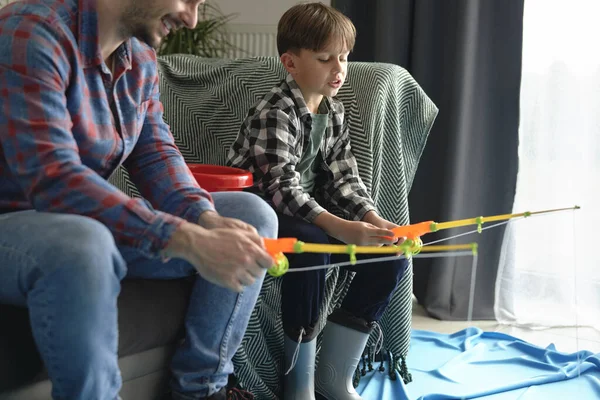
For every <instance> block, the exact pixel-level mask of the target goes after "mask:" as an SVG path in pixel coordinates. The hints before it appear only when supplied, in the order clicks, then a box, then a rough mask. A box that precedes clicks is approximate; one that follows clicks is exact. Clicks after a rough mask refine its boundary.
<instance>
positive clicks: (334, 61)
mask: <svg viewBox="0 0 600 400" xmlns="http://www.w3.org/2000/svg"><path fill="white" fill-rule="evenodd" d="M348 53H349V52H348V51H346V50H341V51H340V49H339V46H327V47H326V48H325V49H324V50H322V51H317V52H315V51H311V50H306V49H302V50H300V52H296V53H292V52H288V53H286V54H287V55H288V56H287V57H284V56H285V55H284V56H282V61H283V63H284V65H285V67H286V69H287V70H288V72H290V73H291V74H292V76H293V77H294V80H295V81H296V83H297V84H298V86H300V89H301V90H302V94H303V95H304V97H305V100H306V101H307V102H308V101H309V99H310V98H319V99H320V97H321V96H330V97H331V96H335V95H337V93H338V91H339V90H340V88H341V87H342V85H343V84H344V81H345V80H346V72H347V71H348ZM319 102H320V100H319Z"/></svg>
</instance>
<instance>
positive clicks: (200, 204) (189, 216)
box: [181, 199, 215, 224]
mask: <svg viewBox="0 0 600 400" xmlns="http://www.w3.org/2000/svg"><path fill="white" fill-rule="evenodd" d="M205 211H215V205H214V204H213V203H212V202H211V201H210V200H208V199H202V200H200V201H194V202H193V203H191V204H190V205H189V207H188V209H187V210H186V211H185V212H184V213H183V215H182V216H181V218H183V219H185V220H186V221H188V222H191V223H193V224H198V220H199V219H200V214H202V213H203V212H205Z"/></svg>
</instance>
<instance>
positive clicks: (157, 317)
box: [0, 279, 192, 392]
mask: <svg viewBox="0 0 600 400" xmlns="http://www.w3.org/2000/svg"><path fill="white" fill-rule="evenodd" d="M191 287H192V281H191V280H189V279H177V280H169V281H157V280H142V279H131V280H130V279H126V280H124V281H123V284H122V289H121V294H120V295H119V298H118V308H119V357H124V356H127V355H130V354H135V353H139V352H142V351H145V350H149V349H153V348H156V347H160V346H164V345H167V344H172V343H174V342H177V341H178V340H179V339H180V338H181V337H182V336H183V320H184V315H185V311H186V308H187V304H188V299H189V296H190V292H191ZM0 327H1V328H0V392H2V391H4V390H7V389H11V388H15V387H18V386H21V385H23V384H27V383H30V382H34V381H37V380H42V379H45V378H46V377H47V375H46V371H45V369H44V367H43V364H42V361H41V359H40V356H39V354H38V352H37V350H36V347H35V344H34V341H33V336H32V334H31V328H30V325H29V315H28V312H27V309H25V308H22V307H15V306H9V305H0Z"/></svg>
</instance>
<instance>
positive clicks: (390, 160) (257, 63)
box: [112, 55, 438, 400]
mask: <svg viewBox="0 0 600 400" xmlns="http://www.w3.org/2000/svg"><path fill="white" fill-rule="evenodd" d="M159 67H160V73H161V84H160V90H161V100H162V102H163V105H164V108H165V115H164V118H165V120H166V121H167V123H168V124H169V125H170V126H171V129H172V132H173V135H174V137H175V139H176V142H177V144H178V146H179V148H180V150H181V152H182V153H183V155H184V157H185V158H186V160H187V161H188V162H201V163H206V164H219V165H224V163H225V156H226V154H227V150H228V148H229V146H230V144H231V143H232V142H233V140H234V139H235V137H236V135H237V132H238V130H239V127H240V124H241V122H242V120H243V118H244V117H245V115H246V113H247V110H248V109H249V108H250V107H251V105H252V104H253V103H254V102H255V101H256V100H257V99H258V98H259V97H261V96H262V95H263V94H265V93H266V92H267V91H268V90H270V89H271V87H272V86H274V85H275V84H277V83H278V82H279V80H280V79H282V78H283V77H285V71H284V69H283V67H282V66H281V64H280V62H279V60H278V59H277V58H247V59H238V60H224V59H202V58H197V57H192V56H184V55H177V56H167V57H164V58H161V59H159ZM348 69H349V70H348V79H347V83H346V84H345V85H344V87H343V88H342V89H341V90H340V92H339V95H338V97H339V98H340V100H342V102H343V103H344V106H345V109H346V118H347V119H348V122H349V126H350V129H351V137H352V147H353V151H354V154H355V156H356V158H357V160H358V163H359V168H360V173H361V177H362V179H363V181H364V183H365V184H366V186H367V188H368V189H369V190H370V193H371V195H372V197H373V199H374V201H375V204H376V205H377V207H378V210H379V212H380V214H381V215H382V216H383V217H384V218H386V219H389V220H391V221H394V222H396V223H398V224H407V223H409V212H408V203H407V196H408V192H409V190H410V187H411V184H412V180H413V178H414V176H415V172H416V168H417V165H418V162H419V158H420V156H421V153H422V151H423V148H424V146H425V143H426V140H427V136H428V133H429V130H430V128H431V126H432V124H433V122H434V120H435V117H436V115H437V112H438V110H437V108H436V106H435V105H434V104H433V103H432V102H431V100H430V99H429V98H428V97H427V96H426V94H425V93H424V92H423V90H422V89H421V88H420V87H419V85H418V84H417V83H416V82H415V80H414V79H413V78H412V77H411V75H410V74H409V73H408V72H407V71H406V70H404V69H403V68H401V67H399V66H396V65H391V64H377V63H362V62H350V63H349V67H348ZM112 181H113V182H115V183H116V184H117V185H118V186H119V187H121V188H123V189H124V190H125V191H126V192H127V193H129V194H130V195H135V194H137V190H136V189H135V187H133V185H132V184H131V183H130V182H129V181H128V179H127V175H126V173H125V172H124V171H123V170H120V171H119V172H118V173H117V174H115V176H113V178H112ZM331 211H333V212H335V210H331ZM409 271H410V272H409V273H407V274H406V275H405V277H404V278H403V280H402V282H401V283H400V285H399V287H398V289H397V291H396V293H395V295H394V297H393V299H392V301H391V303H390V305H389V307H388V310H387V311H386V313H385V314H384V316H383V318H382V320H381V321H380V325H381V328H382V331H383V335H384V350H383V352H382V353H383V355H385V356H386V357H387V358H388V361H390V362H391V364H390V365H392V366H393V368H392V369H391V371H390V373H391V375H393V376H394V377H395V376H396V375H395V373H394V371H395V370H397V371H398V372H400V375H401V376H402V378H403V379H404V380H405V381H407V382H408V381H409V380H410V376H409V374H408V372H407V371H406V366H405V365H404V357H405V356H406V354H407V352H408V346H409V340H410V329H411V312H412V265H411V266H410V270H409ZM352 275H353V274H352V273H350V272H345V271H339V270H338V269H337V268H334V269H330V270H329V271H328V274H327V288H326V297H325V298H326V301H325V302H324V304H323V306H322V313H321V315H322V318H323V319H325V318H326V317H327V315H328V314H329V313H331V312H332V311H333V310H334V309H335V308H336V307H338V306H339V305H340V303H341V300H342V299H343V296H344V295H345V293H346V291H347V288H348V285H349V284H350V283H351V281H352V277H353V276H352ZM280 296H281V294H280V282H279V280H278V279H276V278H272V277H270V276H267V278H266V280H265V283H264V286H263V288H262V292H261V295H260V297H259V300H258V303H257V305H256V307H255V309H254V312H253V314H252V316H251V319H250V323H249V326H248V330H247V332H246V335H245V338H244V340H243V342H242V345H241V347H240V349H239V351H238V352H237V354H236V355H235V358H234V364H235V373H236V377H237V378H238V379H239V382H240V384H241V385H242V386H243V387H245V388H247V389H249V390H251V391H252V392H253V393H254V395H255V396H257V398H258V399H269V400H272V399H277V398H278V397H279V395H280V393H281V382H282V379H281V377H282V376H283V373H284V372H285V366H284V365H283V330H282V325H281V318H280V315H281V311H280V298H281V297H280ZM322 322H324V321H322ZM320 326H323V324H320ZM376 339H377V337H375V336H373V337H372V338H371V340H370V342H369V344H368V345H367V353H371V354H370V355H371V357H373V354H372V352H371V351H370V350H372V349H373V347H374V346H373V345H374V344H375V341H376ZM319 343H320V342H319ZM317 351H318V348H317Z"/></svg>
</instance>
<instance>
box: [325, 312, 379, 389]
mask: <svg viewBox="0 0 600 400" xmlns="http://www.w3.org/2000/svg"><path fill="white" fill-rule="evenodd" d="M332 316H333V318H332ZM332 316H330V318H329V319H328V321H327V325H325V329H324V330H323V339H322V342H321V352H320V353H319V364H318V366H317V372H316V376H315V386H316V391H317V393H318V394H320V395H321V396H322V397H325V398H327V399H329V400H360V399H362V397H361V396H360V395H359V394H358V393H357V392H356V390H355V389H354V385H353V383H352V380H353V377H354V371H355V370H356V367H357V366H358V362H359V360H360V357H361V355H362V354H363V351H364V349H365V346H366V344H367V341H368V340H369V334H370V332H371V327H370V325H369V324H368V323H367V322H366V321H364V320H361V319H359V318H354V317H352V318H348V317H346V316H344V315H343V314H342V313H341V312H338V313H336V315H335V316H334V315H333V314H332ZM336 317H337V318H336ZM339 317H341V318H339Z"/></svg>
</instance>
